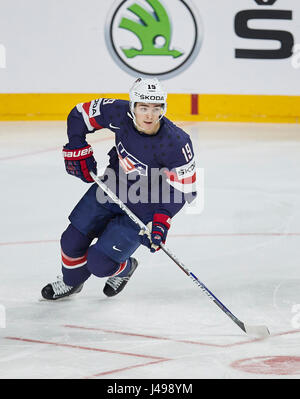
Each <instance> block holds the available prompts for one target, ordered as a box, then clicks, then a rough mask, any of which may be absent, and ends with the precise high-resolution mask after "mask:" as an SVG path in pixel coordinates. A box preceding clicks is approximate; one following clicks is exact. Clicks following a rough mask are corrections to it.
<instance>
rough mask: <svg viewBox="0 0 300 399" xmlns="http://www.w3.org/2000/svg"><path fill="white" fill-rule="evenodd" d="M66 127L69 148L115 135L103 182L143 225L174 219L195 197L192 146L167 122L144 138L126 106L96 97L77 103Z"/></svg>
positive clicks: (177, 129)
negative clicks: (96, 135)
mask: <svg viewBox="0 0 300 399" xmlns="http://www.w3.org/2000/svg"><path fill="white" fill-rule="evenodd" d="M67 122H68V138H69V143H70V144H71V145H72V146H73V148H79V147H82V146H84V145H86V144H87V142H86V135H87V134H88V133H93V132H95V131H97V130H99V129H102V128H108V129H110V130H111V131H112V132H114V134H115V145H114V147H113V148H112V149H111V150H110V152H109V154H108V155H109V157H110V162H109V165H108V167H107V169H106V171H105V174H104V176H103V180H104V181H105V183H106V184H107V185H108V187H109V188H110V189H111V190H112V191H113V192H115V193H116V194H117V195H118V196H119V198H120V199H121V200H122V201H123V202H124V203H125V204H126V205H127V206H128V208H129V209H131V210H132V212H134V213H135V214H136V215H137V216H138V217H139V218H140V219H141V220H142V221H143V222H144V223H147V222H149V221H150V220H152V216H153V214H154V213H155V212H163V213H166V214H168V215H169V216H170V217H173V216H174V215H175V214H176V213H177V212H178V211H179V210H180V209H181V208H182V207H183V205H184V203H185V202H186V201H187V202H191V201H192V200H193V199H194V198H195V196H196V165H195V159H194V152H193V145H192V142H191V140H190V137H189V135H188V134H187V133H185V132H184V131H183V130H182V129H180V128H179V127H178V126H176V125H175V124H173V123H172V122H171V121H170V120H169V119H167V118H166V117H163V118H162V119H161V121H160V129H159V130H158V132H157V133H156V134H154V135H147V134H145V133H141V132H139V131H138V130H137V129H136V128H135V125H134V123H133V120H132V117H131V114H130V112H129V102H128V101H125V100H114V99H109V98H100V99H96V100H93V101H90V102H87V103H81V104H78V105H77V106H76V107H75V108H73V110H72V111H71V112H70V114H69V116H68V121H67ZM102 194H103V193H102ZM100 197H101V193H100V192H99V198H100ZM99 198H98V195H97V199H98V201H99V202H101V201H102V200H103V201H104V200H107V197H106V195H104V194H103V195H102V197H101V199H99ZM104 198H105V199H104Z"/></svg>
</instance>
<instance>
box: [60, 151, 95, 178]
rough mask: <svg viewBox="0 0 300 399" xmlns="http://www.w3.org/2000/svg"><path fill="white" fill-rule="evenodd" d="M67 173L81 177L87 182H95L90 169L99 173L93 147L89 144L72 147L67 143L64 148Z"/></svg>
mask: <svg viewBox="0 0 300 399" xmlns="http://www.w3.org/2000/svg"><path fill="white" fill-rule="evenodd" d="M63 156H64V159H65V167H66V171H67V173H69V174H70V175H72V176H76V177H79V179H81V180H82V181H84V182H85V183H93V181H94V180H93V179H92V177H91V175H90V173H89V171H93V172H94V173H95V174H97V162H96V160H95V158H94V156H93V149H92V147H91V146H90V145H89V144H86V146H84V147H81V148H72V146H71V145H70V144H66V145H65V146H64V148H63Z"/></svg>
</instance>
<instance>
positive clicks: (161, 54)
mask: <svg viewBox="0 0 300 399" xmlns="http://www.w3.org/2000/svg"><path fill="white" fill-rule="evenodd" d="M105 37H106V43H107V46H108V49H109V53H110V54H111V55H112V57H113V58H114V60H115V61H116V62H117V64H118V65H119V66H120V67H121V68H122V69H124V70H125V71H127V72H128V73H130V74H132V75H133V76H136V75H140V76H144V77H147V76H157V77H159V78H160V79H167V78H170V77H173V76H175V75H177V74H179V73H181V72H182V71H183V70H185V69H186V68H188V67H189V66H190V65H191V63H192V62H193V60H194V59H195V57H196V56H197V54H198V53H199V50H200V47H201V43H202V37H203V30H202V23H201V21H200V18H199V16H198V15H197V11H196V9H195V7H194V6H192V4H191V1H183V0H123V1H121V0H119V1H117V2H115V4H114V5H113V7H112V9H111V12H110V14H109V15H108V18H107V23H106V32H105Z"/></svg>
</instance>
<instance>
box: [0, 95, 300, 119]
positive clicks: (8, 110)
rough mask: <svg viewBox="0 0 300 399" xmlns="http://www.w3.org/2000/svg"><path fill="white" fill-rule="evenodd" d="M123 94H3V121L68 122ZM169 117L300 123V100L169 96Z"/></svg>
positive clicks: (0, 116) (0, 110) (0, 108)
mask: <svg viewBox="0 0 300 399" xmlns="http://www.w3.org/2000/svg"><path fill="white" fill-rule="evenodd" d="M100 97H108V98H120V99H124V100H128V94H124V93H13V94H6V93H3V94H1V93H0V121H20V120H26V121H34V120H45V121H46V120H66V117H67V115H68V113H69V112H70V110H71V109H72V108H73V107H74V106H75V105H76V104H78V103H81V102H86V101H90V100H93V99H96V98H100ZM167 116H168V117H169V118H171V119H173V120H176V121H214V122H215V121H221V122H226V121H227V122H269V123H299V121H300V96H268V95H229V94H199V95H198V94H193V95H191V94H169V95H168V112H167Z"/></svg>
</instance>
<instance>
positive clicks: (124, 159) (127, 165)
mask: <svg viewBox="0 0 300 399" xmlns="http://www.w3.org/2000/svg"><path fill="white" fill-rule="evenodd" d="M117 152H118V157H119V162H120V165H121V166H122V168H123V170H124V172H125V173H126V174H128V173H131V172H134V171H137V172H138V173H139V174H140V175H141V176H147V175H148V165H145V164H144V163H143V162H141V161H139V160H138V159H136V158H135V157H134V156H133V155H131V154H130V153H129V152H128V151H126V150H125V148H124V146H123V144H122V143H121V141H120V142H119V143H118V145H117Z"/></svg>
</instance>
